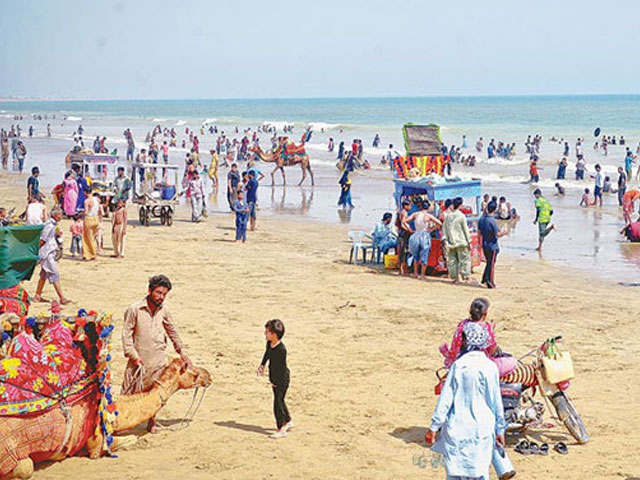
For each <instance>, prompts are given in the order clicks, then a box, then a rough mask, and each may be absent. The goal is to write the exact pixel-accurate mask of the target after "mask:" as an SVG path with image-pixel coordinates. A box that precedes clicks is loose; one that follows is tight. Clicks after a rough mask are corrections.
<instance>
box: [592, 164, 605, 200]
mask: <svg viewBox="0 0 640 480" xmlns="http://www.w3.org/2000/svg"><path fill="white" fill-rule="evenodd" d="M601 170H602V167H601V166H600V164H598V165H596V174H595V175H591V177H592V178H594V179H595V188H594V189H593V197H594V198H593V204H594V205H596V204H597V203H598V202H599V203H600V208H602V173H601Z"/></svg>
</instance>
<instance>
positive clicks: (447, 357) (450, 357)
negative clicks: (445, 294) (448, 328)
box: [440, 318, 498, 367]
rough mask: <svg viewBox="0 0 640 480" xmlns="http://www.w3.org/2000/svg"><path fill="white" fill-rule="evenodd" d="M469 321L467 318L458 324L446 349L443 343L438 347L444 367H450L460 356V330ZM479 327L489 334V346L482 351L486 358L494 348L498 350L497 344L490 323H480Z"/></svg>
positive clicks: (461, 339)
mask: <svg viewBox="0 0 640 480" xmlns="http://www.w3.org/2000/svg"><path fill="white" fill-rule="evenodd" d="M470 321H471V320H470V319H468V318H467V319H466V320H463V321H461V322H460V323H459V324H458V326H457V328H456V331H455V333H454V334H453V339H452V340H451V345H450V346H449V347H447V344H446V343H445V344H444V345H442V346H441V347H440V352H441V353H442V354H443V355H444V364H445V366H446V367H450V366H451V365H452V364H453V362H455V361H456V359H457V358H458V355H460V351H461V350H462V342H463V338H462V335H463V333H462V329H463V328H464V326H465V325H466V324H467V323H468V322H470ZM480 325H482V326H483V327H484V328H485V329H486V330H487V332H488V333H489V344H488V345H487V348H485V349H484V350H483V351H484V352H485V353H486V354H487V356H490V354H491V353H492V352H494V351H495V350H496V348H498V344H497V343H496V337H495V335H494V333H493V328H492V327H491V324H490V323H488V322H482V323H480Z"/></svg>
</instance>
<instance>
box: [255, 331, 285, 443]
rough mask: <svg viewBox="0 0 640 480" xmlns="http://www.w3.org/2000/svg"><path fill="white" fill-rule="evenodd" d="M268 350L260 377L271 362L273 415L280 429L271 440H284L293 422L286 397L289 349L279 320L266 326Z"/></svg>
mask: <svg viewBox="0 0 640 480" xmlns="http://www.w3.org/2000/svg"><path fill="white" fill-rule="evenodd" d="M264 336H265V338H266V339H267V349H266V350H265V352H264V356H263V357H262V362H260V366H259V367H258V375H264V366H265V365H266V364H267V360H268V361H269V381H270V382H271V387H272V388H273V413H274V414H275V417H276V425H277V427H278V429H277V430H276V432H275V433H274V434H273V435H271V437H270V438H274V439H275V438H284V437H286V436H287V431H288V430H291V429H292V428H293V420H291V416H290V415H289V409H288V408H287V405H286V403H285V402H284V397H285V395H286V394H287V389H288V388H289V368H288V367H287V349H286V348H285V346H284V343H282V337H283V336H284V324H283V323H282V322H281V321H280V320H278V319H275V320H269V321H268V322H267V323H266V324H265V326H264Z"/></svg>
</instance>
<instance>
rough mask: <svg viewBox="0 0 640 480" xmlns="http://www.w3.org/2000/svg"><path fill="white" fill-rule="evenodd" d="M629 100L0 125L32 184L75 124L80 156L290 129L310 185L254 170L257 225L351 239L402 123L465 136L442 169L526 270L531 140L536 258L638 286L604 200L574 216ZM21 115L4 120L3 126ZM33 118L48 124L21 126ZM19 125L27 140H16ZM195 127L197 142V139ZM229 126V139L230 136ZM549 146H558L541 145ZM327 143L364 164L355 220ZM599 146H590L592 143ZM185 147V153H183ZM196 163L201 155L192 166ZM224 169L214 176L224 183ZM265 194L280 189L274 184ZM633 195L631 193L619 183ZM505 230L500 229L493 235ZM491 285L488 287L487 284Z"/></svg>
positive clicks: (377, 204) (249, 111)
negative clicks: (310, 173) (288, 218)
mask: <svg viewBox="0 0 640 480" xmlns="http://www.w3.org/2000/svg"><path fill="white" fill-rule="evenodd" d="M638 111H640V96H638V95H616V96H609V95H600V96H511V97H447V98H358V99H354V98H335V99H277V100H273V99H245V100H240V99H238V100H60V101H36V100H33V101H4V102H0V126H1V127H3V128H5V129H6V128H8V127H9V126H10V125H11V124H15V123H19V124H20V125H21V127H22V136H23V138H25V142H26V146H27V149H28V150H29V154H28V156H27V169H28V168H30V167H31V166H32V165H35V164H38V165H39V166H40V168H41V170H42V171H43V173H42V178H43V183H44V184H46V185H53V184H55V183H58V182H59V181H60V179H61V177H62V173H63V169H64V163H63V159H64V155H65V154H66V152H67V151H68V150H69V149H70V147H71V146H72V145H73V143H72V139H73V133H74V132H75V130H76V129H77V127H78V125H80V124H82V126H83V127H84V129H85V133H84V141H85V145H86V146H87V147H91V144H92V140H93V138H95V136H96V135H100V136H106V137H107V146H108V148H109V150H111V149H113V148H118V149H119V152H120V155H121V156H124V153H125V150H126V146H125V145H126V142H125V139H124V137H123V136H122V132H123V130H124V129H125V128H131V130H132V131H133V134H134V137H135V139H136V146H137V148H138V149H139V148H143V147H144V146H146V145H144V142H143V140H144V138H145V136H146V134H147V132H149V131H151V130H152V128H153V127H154V126H155V125H158V124H159V125H161V126H162V127H163V128H164V127H168V128H175V129H176V131H177V133H178V139H179V141H178V145H180V144H181V142H182V139H184V138H187V135H186V133H185V129H186V128H189V129H193V130H195V131H196V134H198V136H199V137H200V140H201V152H203V153H204V152H207V151H208V150H209V148H211V147H212V146H213V145H214V142H215V138H216V136H217V135H211V134H209V132H208V131H207V130H206V128H208V126H210V125H216V126H217V127H218V129H219V130H223V131H225V133H226V134H227V136H228V137H230V138H238V139H240V138H241V137H242V136H243V135H244V133H243V132H244V130H245V129H246V128H251V129H252V130H251V131H248V135H249V136H251V135H252V132H253V130H255V129H256V128H258V127H259V126H261V125H264V124H270V125H273V126H276V128H278V129H279V134H281V130H282V128H283V126H284V125H293V126H294V132H293V133H291V134H290V137H291V138H292V139H294V140H295V141H296V142H298V141H299V139H300V136H301V135H302V134H303V132H304V131H305V130H306V129H307V128H311V129H312V131H313V133H312V137H311V140H310V141H309V142H308V143H307V151H308V153H309V155H310V157H311V162H312V166H313V168H314V172H315V175H316V186H315V187H314V188H311V187H310V186H308V185H309V184H308V183H307V186H306V187H301V188H294V185H295V183H297V182H298V180H299V179H300V173H299V172H300V170H299V168H297V167H289V168H288V169H287V180H288V183H289V185H288V186H287V187H286V188H283V187H281V186H277V187H274V188H271V187H268V188H265V187H267V186H268V185H270V183H271V179H270V178H269V172H270V171H271V170H272V166H271V165H266V164H264V165H262V166H261V167H260V168H262V170H263V172H264V173H265V174H267V178H265V179H264V181H263V182H262V187H263V188H261V189H260V194H259V195H260V207H261V210H260V212H261V215H264V214H275V215H295V216H298V217H300V216H303V217H305V218H308V219H310V220H317V221H324V222H345V223H350V224H352V225H353V228H354V229H356V228H358V229H364V230H368V229H372V228H373V226H374V224H375V223H376V222H377V221H378V220H379V217H380V216H381V215H382V213H384V212H385V211H393V210H394V209H395V206H394V204H393V198H392V192H393V183H392V181H391V172H390V171H389V170H388V169H387V168H385V167H383V166H381V165H380V163H379V160H380V158H381V157H382V156H383V155H384V154H385V152H386V150H387V147H388V145H389V144H393V146H394V149H395V150H397V151H399V152H401V153H402V152H404V147H403V139H402V130H401V128H402V125H403V124H404V123H406V122H413V123H437V124H439V125H440V126H441V134H442V138H443V141H444V142H445V144H446V145H448V146H451V145H455V146H461V144H462V136H463V135H465V136H466V141H467V148H466V149H463V151H462V154H463V155H470V154H473V155H476V157H477V160H478V164H477V165H476V167H473V168H471V167H463V166H461V165H455V166H454V174H456V175H459V176H460V177H462V178H479V179H482V180H483V190H484V191H486V192H487V193H489V194H491V195H497V196H501V195H504V196H506V197H507V199H508V201H509V202H510V203H511V204H512V205H513V206H514V207H515V208H517V209H518V211H519V213H520V215H521V220H520V222H518V224H517V225H516V226H515V228H512V229H510V235H509V236H508V237H503V238H502V239H501V247H502V251H504V252H507V253H509V254H512V255H516V256H520V257H523V258H529V259H532V260H537V259H538V258H539V257H538V255H537V253H536V252H535V250H534V248H535V246H536V243H537V239H536V232H537V229H536V227H535V226H534V225H533V223H532V222H533V218H534V215H535V210H534V208H533V196H532V191H533V187H532V186H530V185H525V184H523V182H524V181H525V180H526V179H527V177H528V173H527V170H528V166H527V164H528V155H527V154H526V152H525V148H524V141H525V140H526V138H527V136H528V135H532V136H533V135H536V134H539V135H542V137H543V139H544V141H543V143H542V148H541V152H540V157H541V160H540V162H539V163H540V169H541V171H540V176H541V181H540V183H539V184H538V185H537V186H538V187H540V188H542V190H543V193H544V194H545V196H547V198H549V199H550V201H551V202H552V204H553V205H554V210H555V214H554V222H556V224H557V226H558V231H557V232H553V233H552V234H551V235H549V237H547V240H546V241H545V246H544V251H543V254H542V259H543V260H544V261H550V262H553V263H556V264H559V265H563V266H567V267H571V268H577V269H580V270H582V271H584V272H585V273H588V274H590V275H596V276H600V277H606V278H609V279H613V280H618V281H626V282H629V281H640V275H638V266H639V265H640V246H637V245H629V244H627V243H626V242H624V241H623V240H622V238H621V237H620V236H619V235H618V231H619V229H620V228H621V227H622V217H621V213H620V209H619V208H618V206H617V202H616V199H615V196H614V195H612V196H609V197H607V196H605V207H604V208H603V209H598V208H593V207H592V208H589V209H581V208H579V207H578V206H577V204H578V202H579V197H580V195H581V193H582V189H584V188H585V187H589V188H591V190H592V191H593V181H592V180H591V179H590V178H589V174H590V173H594V170H593V167H594V165H595V164H596V163H600V164H601V165H602V167H603V171H604V173H605V174H606V175H610V176H611V179H612V183H613V184H614V185H615V183H616V180H617V174H616V169H617V167H618V166H620V165H622V164H623V160H624V153H625V148H626V147H630V148H632V150H634V151H635V150H636V147H637V146H638V142H640V116H638V115H637V112H638ZM16 114H21V115H24V119H23V120H22V121H15V120H14V119H13V117H14V115H16ZM32 114H39V115H42V116H44V115H45V114H46V115H47V116H48V117H51V116H52V115H54V114H55V115H56V118H55V119H51V118H48V119H46V120H45V119H44V118H43V119H42V120H37V121H35V120H33V119H32V117H31V115H32ZM47 123H50V124H51V129H52V132H53V139H47V138H45V136H46V124H47ZM29 125H33V126H34V128H35V137H34V138H33V139H29V138H27V130H28V127H29ZM203 125H204V126H205V135H204V136H202V135H200V132H199V129H200V127H201V126H203ZM236 127H238V129H239V133H238V134H236V133H235V129H236ZM596 127H600V128H601V129H602V132H603V133H604V134H606V135H615V136H616V138H618V139H619V138H620V136H621V135H623V136H624V138H625V140H626V146H624V147H623V146H619V145H617V146H610V148H609V153H608V155H607V156H605V155H604V154H603V153H602V151H601V150H599V151H596V150H594V149H593V148H592V147H593V144H594V142H595V141H596V139H595V138H594V137H593V131H594V129H595V128H596ZM375 134H378V135H379V136H380V138H381V142H380V146H379V148H374V147H373V146H372V141H373V137H374V135H375ZM269 136H270V135H268V134H261V135H260V139H261V141H260V143H261V145H262V146H263V148H264V147H265V146H266V147H268V146H269V145H270V142H269V140H268V138H269ZM479 137H483V140H484V145H485V149H484V150H483V151H482V152H480V153H477V152H476V151H475V149H474V145H475V142H476V140H477V139H478V138H479ZM552 137H555V138H556V139H557V140H558V141H556V142H552V141H551V138H552ZM578 137H580V138H583V139H585V142H584V144H583V151H584V154H585V157H586V160H587V169H588V170H587V175H586V179H585V181H583V182H580V181H576V180H572V178H573V172H574V170H575V169H574V166H573V165H574V163H575V150H574V149H575V141H576V139H577V138H578ZM329 138H333V140H334V142H335V145H336V151H337V148H338V144H339V143H340V142H341V141H344V142H345V147H346V148H347V149H348V148H350V144H351V141H352V140H353V139H354V138H359V139H362V141H363V145H364V152H365V158H367V159H368V160H369V161H370V162H371V164H372V165H373V167H374V168H373V169H372V170H370V171H367V172H357V173H356V174H354V176H353V188H352V191H353V198H354V203H355V205H356V207H357V208H356V209H354V210H353V211H351V212H346V211H340V210H338V209H337V207H336V201H337V197H338V194H339V191H338V190H339V189H338V185H337V183H336V182H337V178H338V172H337V169H336V168H335V162H336V158H335V157H336V152H333V153H330V152H328V151H327V141H328V139H329ZM491 139H495V140H496V142H498V141H504V142H505V143H512V142H516V156H515V157H513V158H511V159H509V160H506V159H492V160H488V159H487V156H486V146H487V145H488V142H489V140H491ZM561 139H562V140H563V141H567V142H569V145H570V150H571V151H570V155H569V158H568V161H569V167H568V169H567V179H568V180H566V181H563V182H562V184H563V185H564V186H565V188H566V189H567V195H566V196H565V197H564V198H560V197H554V195H553V192H554V188H553V185H554V183H555V172H556V168H557V161H558V160H559V159H560V158H561V156H562V143H561V142H559V140H561ZM598 140H599V139H598ZM187 143H188V142H187ZM186 152H187V149H181V148H176V149H171V151H170V161H171V162H172V163H176V164H180V165H182V164H183V159H184V156H185V154H186ZM201 156H202V157H203V158H204V159H206V158H207V157H208V156H207V155H206V154H204V155H201ZM224 174H225V170H221V171H220V175H221V178H223V179H224ZM275 180H276V184H278V185H279V184H281V177H280V176H279V174H278V175H277V176H276V178H275ZM631 186H632V187H635V186H636V183H635V182H631ZM209 203H210V205H212V208H218V209H220V210H224V209H225V201H224V195H220V196H219V198H217V199H216V198H215V197H213V198H211V199H210V202H209ZM505 228H506V227H505ZM498 282H499V279H498Z"/></svg>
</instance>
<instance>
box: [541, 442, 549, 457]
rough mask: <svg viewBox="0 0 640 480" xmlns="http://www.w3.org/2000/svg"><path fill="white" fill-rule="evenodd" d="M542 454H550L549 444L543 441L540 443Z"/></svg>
mask: <svg viewBox="0 0 640 480" xmlns="http://www.w3.org/2000/svg"><path fill="white" fill-rule="evenodd" d="M540 455H549V444H548V443H543V444H542V445H540Z"/></svg>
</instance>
